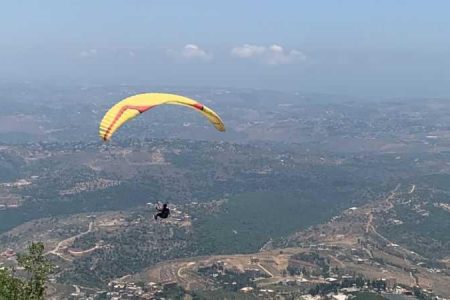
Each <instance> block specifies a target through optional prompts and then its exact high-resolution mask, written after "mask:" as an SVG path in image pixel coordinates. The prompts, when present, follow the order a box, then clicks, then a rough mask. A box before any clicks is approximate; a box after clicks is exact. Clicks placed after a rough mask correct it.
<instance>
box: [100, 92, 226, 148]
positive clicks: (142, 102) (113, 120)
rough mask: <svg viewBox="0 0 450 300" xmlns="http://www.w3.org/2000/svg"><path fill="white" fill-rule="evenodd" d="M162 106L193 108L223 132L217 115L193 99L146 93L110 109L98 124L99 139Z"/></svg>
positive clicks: (221, 123) (109, 135)
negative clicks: (144, 113) (142, 114)
mask: <svg viewBox="0 0 450 300" xmlns="http://www.w3.org/2000/svg"><path fill="white" fill-rule="evenodd" d="M162 104H174V105H181V106H186V107H190V108H193V109H195V110H197V111H198V112H200V113H201V114H202V115H203V116H205V117H206V118H207V119H208V120H209V121H210V122H211V123H212V124H213V125H214V127H215V128H216V129H217V130H218V131H225V125H224V124H223V122H222V120H221V119H220V117H219V115H218V114H217V113H215V112H214V111H213V110H212V109H210V108H208V107H206V106H205V105H203V104H201V103H199V102H197V101H195V100H193V99H190V98H187V97H184V96H179V95H175V94H163V93H146V94H138V95H134V96H131V97H128V98H125V99H123V100H122V101H120V102H118V103H117V104H115V105H114V106H113V107H111V109H109V110H108V112H107V113H106V114H105V116H104V117H103V119H102V121H101V122H100V130H99V135H100V137H101V138H102V139H103V140H104V141H108V140H109V139H111V137H112V135H113V134H114V133H115V132H116V131H117V130H118V129H119V128H120V127H121V126H122V125H123V124H125V123H126V122H127V121H129V120H131V119H133V118H134V117H136V116H138V115H139V114H141V113H143V112H146V111H147V110H149V109H151V108H153V107H155V106H158V105H162Z"/></svg>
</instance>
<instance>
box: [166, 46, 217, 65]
mask: <svg viewBox="0 0 450 300" xmlns="http://www.w3.org/2000/svg"><path fill="white" fill-rule="evenodd" d="M167 54H169V55H170V56H173V57H177V58H182V59H185V60H201V61H210V60H211V59H212V54H211V53H208V52H206V51H205V50H203V49H202V48H200V47H199V46H197V45H195V44H187V45H185V46H184V47H183V49H181V50H178V51H176V50H171V49H170V50H168V51H167Z"/></svg>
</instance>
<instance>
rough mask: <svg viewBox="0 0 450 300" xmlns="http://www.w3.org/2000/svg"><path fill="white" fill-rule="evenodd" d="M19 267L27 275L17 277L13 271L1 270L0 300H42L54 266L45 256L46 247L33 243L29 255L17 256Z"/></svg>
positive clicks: (29, 248) (29, 247)
mask: <svg viewBox="0 0 450 300" xmlns="http://www.w3.org/2000/svg"><path fill="white" fill-rule="evenodd" d="M17 261H18V263H19V266H21V267H23V268H24V270H25V271H26V274H25V275H24V276H23V277H17V276H15V274H14V270H12V269H9V270H8V269H4V270H0V299H2V300H3V299H5V300H9V299H14V300H42V299H44V295H45V288H46V286H45V283H46V282H47V279H48V275H49V274H50V273H51V272H52V269H53V266H52V264H51V263H50V261H49V260H48V259H47V258H46V257H45V256H44V245H43V244H42V243H32V244H31V245H30V246H28V251H27V253H23V254H19V255H18V256H17Z"/></svg>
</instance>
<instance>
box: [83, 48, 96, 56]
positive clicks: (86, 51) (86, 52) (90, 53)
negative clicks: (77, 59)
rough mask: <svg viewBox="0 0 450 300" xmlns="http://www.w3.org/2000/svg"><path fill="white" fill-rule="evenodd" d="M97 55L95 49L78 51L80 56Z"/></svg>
mask: <svg viewBox="0 0 450 300" xmlns="http://www.w3.org/2000/svg"><path fill="white" fill-rule="evenodd" d="M96 55H97V49H88V50H83V51H81V52H80V56H81V57H92V56H96Z"/></svg>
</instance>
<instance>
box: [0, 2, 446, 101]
mask: <svg viewBox="0 0 450 300" xmlns="http://www.w3.org/2000/svg"><path fill="white" fill-rule="evenodd" d="M449 11H450V1H445V0H442V1H437V0H429V1H425V0H420V1H419V0H404V1H400V0H379V1H371V0H334V1H332V0H329V1H325V0H323V1H321V0H316V1H302V0H277V1H275V0H272V1H268V0H259V1H257V0H227V1H212V0H209V1H203V0H197V1H195V0H191V1H187V0H173V1H171V0H160V1H159V0H158V1H154V0H141V1H135V0H126V1H125V0H121V1H118V0H104V1H103V0H78V1H75V0H72V1H64V0H36V1H21V0H3V1H2V9H1V11H0V79H2V80H9V81H22V80H41V81H55V80H58V81H62V82H64V81H68V82H72V83H78V82H79V83H133V82H139V83H142V82H148V83H151V84H158V85H184V86H208V85H213V86H231V87H233V86H236V87H255V88H270V89H287V90H303V91H317V92H331V93H345V94H356V95H383V96H399V95H400V96H403V95H405V96H450V18H449V17H448V16H449V13H448V12H449Z"/></svg>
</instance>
